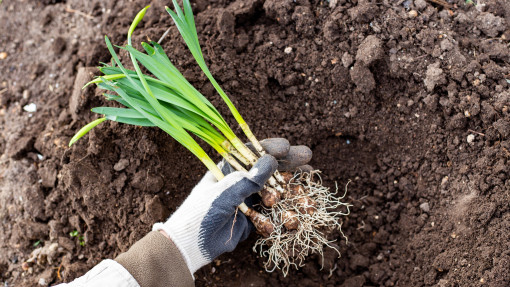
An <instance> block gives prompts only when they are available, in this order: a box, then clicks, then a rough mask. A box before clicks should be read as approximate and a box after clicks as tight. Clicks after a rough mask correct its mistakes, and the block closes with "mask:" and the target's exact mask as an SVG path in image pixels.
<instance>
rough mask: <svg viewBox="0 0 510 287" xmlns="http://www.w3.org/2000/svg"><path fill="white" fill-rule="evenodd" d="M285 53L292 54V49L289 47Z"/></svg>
mask: <svg viewBox="0 0 510 287" xmlns="http://www.w3.org/2000/svg"><path fill="white" fill-rule="evenodd" d="M283 52H284V53H285V54H290V53H292V47H287V48H285V50H283Z"/></svg>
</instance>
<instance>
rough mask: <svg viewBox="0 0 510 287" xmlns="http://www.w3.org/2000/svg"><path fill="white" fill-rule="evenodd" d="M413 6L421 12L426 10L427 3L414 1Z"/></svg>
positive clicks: (418, 0)
mask: <svg viewBox="0 0 510 287" xmlns="http://www.w3.org/2000/svg"><path fill="white" fill-rule="evenodd" d="M414 6H416V8H417V9H418V10H420V11H421V10H423V9H425V8H427V1H425V0H414Z"/></svg>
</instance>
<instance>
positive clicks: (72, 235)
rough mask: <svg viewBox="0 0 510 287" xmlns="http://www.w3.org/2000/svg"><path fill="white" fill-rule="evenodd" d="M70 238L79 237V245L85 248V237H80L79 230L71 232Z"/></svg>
mask: <svg viewBox="0 0 510 287" xmlns="http://www.w3.org/2000/svg"><path fill="white" fill-rule="evenodd" d="M69 236H71V237H78V244H80V246H85V237H83V235H80V232H78V230H73V231H71V232H69Z"/></svg>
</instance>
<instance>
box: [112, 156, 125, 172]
mask: <svg viewBox="0 0 510 287" xmlns="http://www.w3.org/2000/svg"><path fill="white" fill-rule="evenodd" d="M128 165H129V160H128V159H126V158H123V159H121V160H119V162H117V163H116V164H115V165H114V166H113V169H114V170H115V171H121V170H124V169H125V168H126V167H127V166H128Z"/></svg>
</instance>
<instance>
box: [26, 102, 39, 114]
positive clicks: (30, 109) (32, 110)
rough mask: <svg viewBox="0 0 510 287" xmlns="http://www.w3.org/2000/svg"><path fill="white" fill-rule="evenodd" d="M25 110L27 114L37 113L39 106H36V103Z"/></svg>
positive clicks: (27, 106)
mask: <svg viewBox="0 0 510 287" xmlns="http://www.w3.org/2000/svg"><path fill="white" fill-rule="evenodd" d="M23 110H24V111H25V112H29V113H35V112H36V111H37V105H36V104H34V103H30V104H28V105H26V106H24V107H23Z"/></svg>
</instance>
